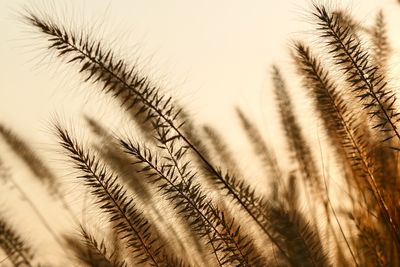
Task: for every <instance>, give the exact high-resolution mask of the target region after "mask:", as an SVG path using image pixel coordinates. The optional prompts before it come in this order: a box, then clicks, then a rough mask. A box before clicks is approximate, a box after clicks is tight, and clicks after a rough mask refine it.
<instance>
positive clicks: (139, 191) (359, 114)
mask: <svg viewBox="0 0 400 267" xmlns="http://www.w3.org/2000/svg"><path fill="white" fill-rule="evenodd" d="M310 14H311V16H312V17H313V23H314V28H315V32H314V33H313V34H315V35H316V36H315V37H316V38H318V40H319V42H318V44H315V43H314V44H313V45H311V46H310V45H308V44H307V43H306V42H304V41H294V42H293V45H292V47H291V56H292V58H293V62H294V63H293V64H294V65H295V68H296V70H297V76H298V77H299V80H300V81H301V82H302V90H305V91H306V93H307V96H308V98H309V100H310V101H309V102H310V103H311V105H312V107H311V108H312V109H313V110H314V113H313V114H315V116H316V117H315V119H316V120H318V121H319V122H320V124H321V125H322V131H323V133H324V138H323V140H322V141H324V142H326V145H327V147H329V148H330V149H331V150H332V153H333V154H334V155H335V157H334V159H333V160H334V161H335V164H337V166H339V168H338V169H339V171H338V173H337V174H335V176H337V180H340V181H342V183H343V185H342V186H343V188H345V190H343V191H342V192H333V193H330V191H329V190H328V187H329V186H328V185H327V181H326V177H327V176H331V175H332V176H333V174H329V173H325V170H321V168H320V167H319V164H317V159H316V158H315V151H314V150H315V146H314V145H313V144H311V143H310V141H309V140H308V139H307V138H306V136H305V133H304V128H305V125H302V123H301V122H300V120H299V118H298V117H299V114H298V113H297V112H296V111H295V107H294V105H295V104H296V99H294V97H293V94H292V93H291V91H290V89H289V88H288V86H287V83H286V82H285V80H284V77H283V73H282V72H281V71H280V69H279V66H273V67H272V70H271V74H272V84H273V90H274V94H275V100H276V104H277V109H278V111H279V116H280V125H277V127H281V131H282V132H283V133H284V137H285V141H286V144H287V146H286V148H285V149H282V150H284V151H285V153H286V155H287V158H286V159H285V162H286V161H287V160H288V159H289V160H290V162H291V164H290V166H288V167H283V166H282V164H284V162H282V161H281V160H280V159H279V158H278V157H277V156H276V155H277V154H278V153H275V152H274V151H273V150H272V149H271V148H270V144H269V143H268V142H267V141H266V140H264V138H263V135H262V130H261V129H259V128H258V127H257V125H256V123H255V122H253V121H252V119H251V118H250V117H249V116H248V115H246V112H244V111H243V110H240V109H236V112H237V117H238V119H239V121H240V123H241V126H242V130H243V132H244V133H245V134H246V136H247V137H248V141H249V142H248V143H249V144H250V145H251V146H252V148H253V151H254V162H256V164H259V166H260V167H261V166H262V172H263V175H264V177H267V178H268V183H265V186H266V187H268V188H266V190H258V189H257V188H256V187H255V186H254V184H253V183H252V177H248V174H246V173H244V172H242V171H240V169H239V168H237V166H238V163H237V162H236V161H237V155H234V153H233V152H232V151H231V150H230V148H229V145H228V144H226V143H225V141H224V139H223V137H222V136H221V135H220V133H219V132H218V131H216V130H215V129H214V128H212V127H210V126H201V127H198V126H197V125H196V124H195V122H194V121H193V120H192V119H191V117H190V115H189V112H188V111H186V110H185V108H184V107H182V106H180V105H179V104H178V103H177V101H175V100H174V99H173V97H168V96H167V93H166V92H164V91H163V88H160V86H159V85H158V84H157V83H156V82H155V81H153V80H152V78H151V77H149V76H147V75H146V74H145V73H143V71H140V70H139V69H138V67H137V66H130V64H129V63H128V62H127V61H126V60H124V59H123V58H118V56H117V55H116V54H115V53H114V52H113V50H112V49H110V48H105V47H106V46H105V45H104V44H103V42H100V41H96V40H95V39H93V38H92V37H91V36H90V34H86V33H85V31H79V32H73V31H71V30H70V29H68V28H66V27H65V26H64V25H58V24H57V23H55V22H54V20H52V19H51V17H50V16H46V15H43V14H41V15H40V16H39V15H38V14H36V13H35V12H32V11H26V12H25V14H24V20H25V22H27V23H28V24H29V25H30V26H32V27H33V28H34V29H35V30H36V31H38V33H39V34H40V36H41V38H43V39H44V40H47V42H48V46H47V49H48V52H49V53H51V54H53V55H54V54H55V55H56V57H57V58H58V59H59V60H60V61H61V62H62V63H64V64H67V65H68V66H70V68H71V69H72V70H76V72H77V74H79V76H81V78H82V81H83V82H84V83H88V84H90V85H91V86H90V87H93V88H94V90H98V91H99V94H105V95H107V96H109V97H110V98H112V99H114V101H116V102H118V103H119V104H120V106H121V109H120V112H121V113H124V114H126V115H127V116H129V117H130V118H132V119H133V120H134V121H135V125H133V124H132V125H127V127H128V128H129V127H134V126H135V127H136V128H138V129H139V130H140V131H141V133H142V134H141V137H140V138H132V137H129V136H126V135H125V136H124V135H115V134H113V132H114V131H113V129H110V128H109V127H107V125H104V124H103V123H102V122H101V120H99V119H96V118H93V117H89V116H85V117H84V119H85V121H86V125H87V128H88V129H89V130H90V132H91V136H92V140H94V141H93V142H91V143H90V144H87V143H85V142H83V141H82V140H79V138H77V136H76V135H75V134H74V132H73V131H71V130H69V129H68V127H65V126H64V125H62V123H60V122H54V123H53V125H52V129H53V133H54V135H55V137H56V138H57V141H58V145H59V148H60V150H61V151H62V153H61V154H62V156H63V158H64V161H65V162H64V163H65V165H66V166H68V168H70V169H71V170H73V171H72V172H70V173H71V174H70V175H71V176H72V179H74V180H76V184H77V185H78V187H81V189H82V191H85V192H88V194H89V196H90V199H91V200H92V201H91V202H90V203H91V204H90V206H89V207H88V210H87V214H84V215H85V216H89V217H90V216H92V217H94V218H91V220H88V221H86V220H84V218H83V217H82V216H83V215H78V213H77V212H76V210H74V208H72V207H71V205H70V201H69V200H68V197H67V196H66V195H65V194H64V193H63V190H62V187H63V179H61V178H60V177H58V175H57V174H56V173H55V172H54V171H52V169H51V168H50V167H49V166H47V163H46V162H45V161H44V160H42V159H41V158H40V156H38V154H37V153H36V152H35V151H34V150H33V149H32V148H31V147H30V145H29V144H28V142H26V141H24V140H23V138H21V137H19V136H18V134H17V133H15V132H13V131H12V130H11V129H10V128H9V127H8V126H6V125H2V124H1V125H0V137H1V139H2V143H4V144H6V145H7V146H8V147H9V148H10V149H11V150H12V151H13V152H14V153H15V155H17V156H18V157H19V158H20V159H21V160H22V162H23V163H24V164H25V166H26V168H27V170H28V171H29V172H31V174H32V176H34V177H35V178H37V182H39V183H41V184H42V185H43V186H44V187H45V188H46V189H47V191H48V193H49V197H51V198H53V199H54V205H59V206H60V207H62V208H63V209H64V210H65V211H66V214H68V215H69V218H68V221H70V222H71V224H73V228H74V229H76V232H75V233H69V232H59V231H56V230H54V226H53V225H51V223H49V222H48V220H47V219H48V216H49V215H48V214H46V211H43V210H40V209H38V208H37V207H36V205H35V201H34V199H31V198H30V196H29V194H27V192H26V191H24V190H25V189H24V188H23V187H21V186H19V185H18V183H17V182H16V181H15V179H14V178H15V177H14V174H13V171H12V170H11V169H10V168H9V167H8V165H7V158H2V159H0V160H1V161H0V177H1V180H2V181H3V182H4V183H8V184H10V183H11V184H12V188H13V190H12V192H13V193H15V194H19V195H20V196H21V201H25V202H27V204H28V206H29V207H30V208H31V209H32V211H33V212H34V214H36V215H37V217H36V218H35V219H32V218H26V222H28V221H29V220H37V221H38V222H39V223H40V224H42V225H43V226H44V227H43V229H45V230H46V231H47V233H43V234H39V235H38V237H40V236H43V235H46V234H48V235H50V236H51V237H52V242H54V245H55V246H60V248H62V249H63V255H64V258H62V257H58V258H57V260H58V262H46V260H45V259H42V257H41V256H40V255H42V254H43V252H41V250H43V248H41V247H40V246H35V245H34V244H35V243H36V244H38V243H39V242H40V240H38V241H36V240H35V239H36V238H38V237H35V235H31V236H29V235H28V236H25V235H23V234H21V232H22V231H21V230H22V229H19V227H16V226H13V223H12V222H13V221H14V220H13V218H12V217H10V216H6V214H11V213H7V212H4V213H3V211H2V214H0V251H1V253H0V255H5V257H4V258H0V265H1V266H93V267H95V266H96V267H99V266H101V267H103V266H108V267H115V266H118V267H123V266H158V267H167V266H169V267H177V266H182V267H183V266H292V267H298V266H310V267H311V266H313V267H323V266H357V267H364V266H366V267H368V266H371V267H372V266H380V267H384V266H393V267H395V266H400V216H399V214H400V211H399V209H400V201H399V195H398V191H399V189H400V185H399V182H400V169H399V167H400V165H399V162H398V161H397V153H399V150H400V129H399V128H398V127H399V120H400V113H399V111H398V105H399V103H398V101H397V97H396V93H397V92H395V91H394V90H393V87H392V85H391V84H390V82H389V78H388V77H387V76H388V75H387V73H388V68H389V67H388V65H389V64H388V62H389V60H390V56H391V54H392V53H391V52H392V48H391V46H390V42H389V40H388V36H387V33H386V23H385V17H384V15H383V13H382V12H379V13H378V14H377V16H376V19H375V23H374V25H373V26H364V25H361V24H360V23H359V22H357V21H356V20H355V19H354V18H353V17H352V16H351V15H350V14H347V13H346V12H345V11H343V10H331V9H329V8H327V7H325V6H324V5H319V4H315V5H314V6H313V8H312V10H311V12H310ZM260 163H261V164H260ZM265 192H269V193H265ZM338 199H341V200H342V201H338ZM75 201H77V200H75ZM341 202H342V203H341ZM338 203H339V204H338ZM340 204H342V205H340ZM45 250H46V251H47V253H51V249H47V248H45Z"/></svg>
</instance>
